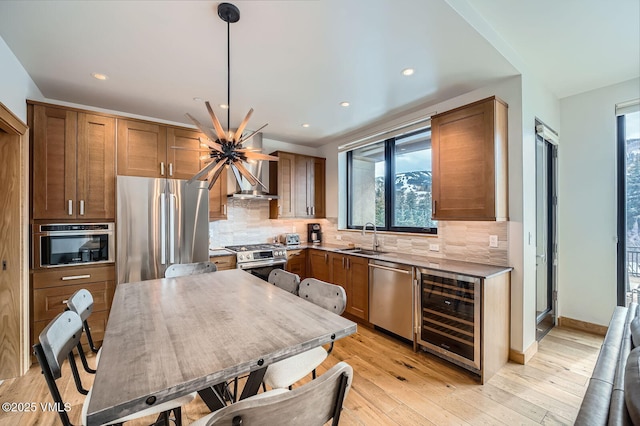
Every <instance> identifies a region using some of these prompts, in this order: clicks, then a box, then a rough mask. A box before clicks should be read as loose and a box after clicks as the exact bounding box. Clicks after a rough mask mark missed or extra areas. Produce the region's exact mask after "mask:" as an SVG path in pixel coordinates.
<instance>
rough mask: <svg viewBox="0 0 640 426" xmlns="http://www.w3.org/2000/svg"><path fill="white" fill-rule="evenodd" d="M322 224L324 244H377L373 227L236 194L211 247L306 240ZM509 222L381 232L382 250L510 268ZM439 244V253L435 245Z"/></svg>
mask: <svg viewBox="0 0 640 426" xmlns="http://www.w3.org/2000/svg"><path fill="white" fill-rule="evenodd" d="M308 223H320V225H321V226H322V236H323V242H325V243H328V244H332V245H344V246H347V245H349V244H355V245H357V246H362V247H365V248H368V247H369V246H371V245H372V242H373V236H372V231H370V230H367V232H366V234H365V235H364V236H363V235H362V233H361V232H360V231H345V230H338V226H337V219H336V218H328V219H277V220H274V219H269V202H268V201H266V200H239V199H232V198H230V199H229V201H228V205H227V220H219V221H215V222H210V223H209V246H210V247H211V248H214V247H223V246H229V245H238V244H255V243H267V242H273V241H274V238H277V237H278V236H279V235H280V234H284V233H288V232H297V233H298V234H300V239H301V240H302V241H303V242H306V239H307V224H308ZM507 229H508V222H490V221H486V222H484V221H483V222H458V221H440V222H438V235H430V236H425V235H419V234H401V233H386V232H384V233H379V234H378V240H379V243H380V250H384V251H391V252H401V253H412V254H416V255H424V256H430V257H435V258H444V259H452V260H463V261H467V262H477V263H484V264H490V265H499V266H508V263H507V259H508V248H509V247H508V235H507ZM490 235H495V236H497V238H498V247H489V236H490ZM435 246H437V249H438V251H434V250H431V249H435V248H436V247H435Z"/></svg>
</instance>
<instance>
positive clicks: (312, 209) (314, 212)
mask: <svg viewBox="0 0 640 426" xmlns="http://www.w3.org/2000/svg"><path fill="white" fill-rule="evenodd" d="M311 214H312V215H313V216H315V215H316V206H311Z"/></svg>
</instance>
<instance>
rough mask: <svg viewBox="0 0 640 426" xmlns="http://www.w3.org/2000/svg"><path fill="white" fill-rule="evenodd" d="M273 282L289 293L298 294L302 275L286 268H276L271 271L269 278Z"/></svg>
mask: <svg viewBox="0 0 640 426" xmlns="http://www.w3.org/2000/svg"><path fill="white" fill-rule="evenodd" d="M267 281H269V282H270V283H271V284H273V285H275V286H276V287H279V288H281V289H283V290H285V291H288V292H289V293H292V294H295V295H296V296H297V295H298V287H299V286H300V277H299V276H298V274H294V273H291V272H288V271H285V270H284V269H274V270H272V271H271V272H270V273H269V277H268V278H267Z"/></svg>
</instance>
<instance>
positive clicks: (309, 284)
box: [298, 278, 347, 315]
mask: <svg viewBox="0 0 640 426" xmlns="http://www.w3.org/2000/svg"><path fill="white" fill-rule="evenodd" d="M298 295H299V296H300V297H302V298H303V299H305V300H308V301H310V302H312V303H315V304H316V305H318V306H321V307H323V308H325V309H326V310H328V311H331V312H333V313H335V314H338V315H341V314H342V313H343V312H344V310H345V308H346V307H347V293H345V291H344V288H342V287H340V286H339V285H335V284H330V283H327V282H324V281H320V280H318V279H315V278H305V279H304V280H302V282H301V283H300V287H299V289H298Z"/></svg>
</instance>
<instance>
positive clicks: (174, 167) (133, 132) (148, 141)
mask: <svg viewBox="0 0 640 426" xmlns="http://www.w3.org/2000/svg"><path fill="white" fill-rule="evenodd" d="M201 136H202V134H201V133H199V132H197V131H195V130H189V129H182V128H179V127H170V126H165V125H162V124H156V123H147V122H141V121H134V120H125V119H119V120H118V174H119V175H126V176H142V177H153V178H158V177H168V178H174V179H190V178H191V177H192V176H193V175H195V174H196V173H197V172H198V171H199V170H200V164H201V161H200V155H201V154H200V153H199V152H197V151H190V150H197V149H200V139H199V138H200V137H201ZM181 148H186V149H181Z"/></svg>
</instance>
